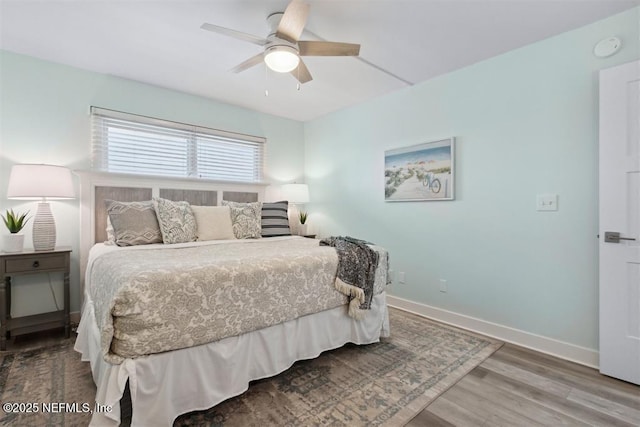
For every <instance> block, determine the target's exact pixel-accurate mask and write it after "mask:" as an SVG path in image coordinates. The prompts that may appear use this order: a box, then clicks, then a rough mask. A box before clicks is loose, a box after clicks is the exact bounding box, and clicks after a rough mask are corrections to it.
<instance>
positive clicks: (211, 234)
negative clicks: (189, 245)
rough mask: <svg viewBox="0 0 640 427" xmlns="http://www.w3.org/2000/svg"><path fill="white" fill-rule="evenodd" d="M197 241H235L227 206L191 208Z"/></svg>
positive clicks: (229, 210) (229, 211)
mask: <svg viewBox="0 0 640 427" xmlns="http://www.w3.org/2000/svg"><path fill="white" fill-rule="evenodd" d="M191 210H193V214H194V215H195V217H196V225H197V233H196V234H197V235H198V240H226V239H235V238H236V236H235V234H233V225H232V224H231V208H230V207H229V206H193V205H191Z"/></svg>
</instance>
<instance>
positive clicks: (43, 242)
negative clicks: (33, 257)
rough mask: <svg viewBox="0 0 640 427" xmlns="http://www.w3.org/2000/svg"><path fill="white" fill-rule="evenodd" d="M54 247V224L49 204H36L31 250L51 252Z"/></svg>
mask: <svg viewBox="0 0 640 427" xmlns="http://www.w3.org/2000/svg"><path fill="white" fill-rule="evenodd" d="M55 247H56V223H55V221H54V220H53V215H52V214H51V208H50V207H49V203H47V202H41V203H38V210H37V211H36V217H35V218H34V219H33V249H35V250H36V251H52V250H53V249H55Z"/></svg>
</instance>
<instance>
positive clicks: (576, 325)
mask: <svg viewBox="0 0 640 427" xmlns="http://www.w3.org/2000/svg"><path fill="white" fill-rule="evenodd" d="M638 13H639V12H638V8H636V9H632V10H630V11H627V12H625V13H622V14H619V15H615V16H613V17H611V18H608V19H606V20H603V21H600V22H597V23H594V24H592V25H589V26H586V27H583V28H580V29H577V30H574V31H571V32H568V33H565V34H562V35H559V36H556V37H553V38H550V39H547V40H544V41H541V42H538V43H535V44H532V45H529V46H526V47H523V48H521V49H518V50H514V51H511V52H508V53H506V54H503V55H500V56H498V57H495V58H492V59H489V60H486V61H483V62H480V63H477V64H475V65H472V66H469V67H466V68H464V69H461V70H458V71H456V72H452V73H449V74H447V75H443V76H440V77H437V78H434V79H432V80H429V81H427V82H425V83H422V84H419V85H416V86H413V87H408V88H406V89H404V90H401V91H399V92H395V93H392V94H390V95H387V96H384V97H381V98H378V99H375V100H373V101H371V102H367V103H365V104H361V105H358V106H355V107H352V108H349V109H345V110H342V111H339V112H336V113H333V114H330V115H328V116H325V117H323V118H320V119H317V120H314V121H311V122H308V123H306V124H305V147H306V148H305V154H306V167H305V171H306V174H307V183H309V184H310V191H311V197H312V202H313V203H312V204H310V205H309V206H308V208H309V211H310V213H311V214H310V219H309V221H310V224H312V225H313V227H314V228H315V230H316V231H318V232H319V233H321V234H323V235H328V234H348V235H352V236H356V237H361V238H364V239H367V240H371V241H374V242H376V243H379V244H381V245H383V246H385V247H387V248H388V249H389V251H390V254H391V264H392V268H393V269H394V270H395V271H396V272H400V271H403V272H406V284H404V285H401V284H397V285H394V286H393V287H392V290H391V292H390V293H391V294H393V295H395V296H398V297H401V298H405V299H408V300H411V301H415V302H419V303H423V304H427V305H430V306H434V307H438V308H441V309H445V310H449V311H453V312H456V313H461V314H464V315H467V316H472V317H475V318H479V319H483V320H486V321H490V322H495V323H498V324H501V325H504V326H508V327H511V328H516V329H519V330H523V331H526V332H529V333H533V334H539V335H542V336H545V337H548V338H553V339H556V340H560V341H564V342H567V343H571V344H574V345H577V346H582V347H586V348H590V349H596V348H597V347H598V334H597V330H598V328H597V321H598V282H597V272H598V253H597V240H596V234H597V230H598V223H597V221H598V217H597V208H598V195H597V190H598V158H597V153H598V70H600V69H603V68H607V67H611V66H614V65H617V64H621V63H625V62H629V61H631V60H634V59H637V58H639V57H640V47H639V44H638V26H639V20H638ZM611 35H617V36H619V37H620V38H621V39H622V40H623V43H624V45H623V48H622V49H621V51H620V52H618V53H617V54H616V55H614V56H612V57H610V58H606V59H599V58H596V57H594V56H593V54H592V50H593V46H594V45H595V44H596V43H597V42H598V41H599V40H601V39H602V38H605V37H609V36H611ZM450 136H454V137H456V159H455V160H456V164H455V167H456V171H455V173H456V175H455V178H456V189H455V191H456V194H455V196H456V200H455V201H439V202H405V203H385V202H384V176H383V175H384V169H383V167H384V151H385V150H388V149H391V148H396V147H402V146H408V145H413V144H418V143H422V142H428V141H434V140H438V139H442V138H447V137H450ZM541 193H557V194H558V195H559V210H558V211H557V212H537V211H536V195H537V194H541ZM439 279H446V280H447V281H448V292H447V293H441V292H439V286H438V285H439V283H438V282H439Z"/></svg>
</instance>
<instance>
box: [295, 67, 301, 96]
mask: <svg viewBox="0 0 640 427" xmlns="http://www.w3.org/2000/svg"><path fill="white" fill-rule="evenodd" d="M296 71H297V72H298V82H297V84H296V89H297V90H298V92H300V64H298V67H297V69H296Z"/></svg>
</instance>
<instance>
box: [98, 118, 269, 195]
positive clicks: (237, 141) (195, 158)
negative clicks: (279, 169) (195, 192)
mask: <svg viewBox="0 0 640 427" xmlns="http://www.w3.org/2000/svg"><path fill="white" fill-rule="evenodd" d="M91 120H92V132H93V135H92V151H93V152H92V168H93V169H94V170H99V171H104V172H116V173H132V174H142V175H159V176H170V177H191V178H203V179H211V180H219V181H235V182H252V183H254V182H261V181H262V179H263V167H264V145H265V142H266V140H265V138H261V137H257V136H250V135H243V134H237V133H232V132H225V131H221V130H217V129H210V128H205V127H201V126H194V125H188V124H184V123H177V122H172V121H168V120H161V119H154V118H151V117H145V116H138V115H135V114H129V113H122V112H119V111H113V110H107V109H103V108H98V107H91Z"/></svg>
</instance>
